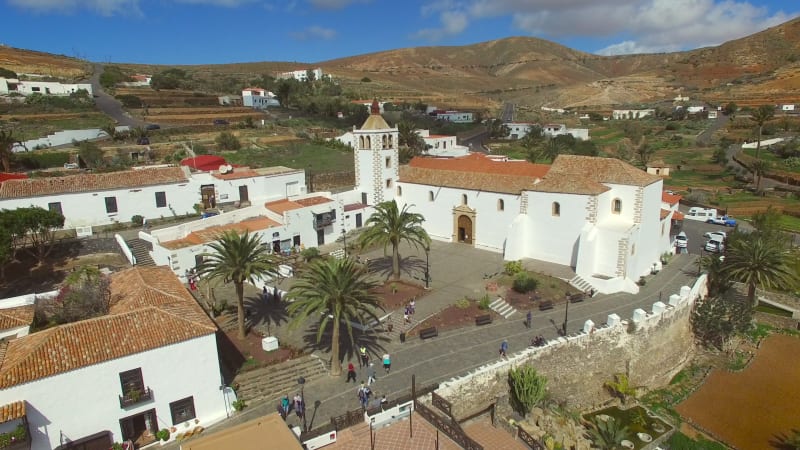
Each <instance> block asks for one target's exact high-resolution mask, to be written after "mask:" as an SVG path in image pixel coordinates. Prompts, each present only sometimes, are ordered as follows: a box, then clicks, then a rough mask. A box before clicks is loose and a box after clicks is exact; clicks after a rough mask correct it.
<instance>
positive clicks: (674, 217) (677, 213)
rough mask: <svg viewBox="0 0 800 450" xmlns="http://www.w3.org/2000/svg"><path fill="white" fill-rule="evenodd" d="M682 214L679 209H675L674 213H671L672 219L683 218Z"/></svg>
mask: <svg viewBox="0 0 800 450" xmlns="http://www.w3.org/2000/svg"><path fill="white" fill-rule="evenodd" d="M683 218H684V215H683V213H682V212H680V211H675V214H673V215H672V220H683Z"/></svg>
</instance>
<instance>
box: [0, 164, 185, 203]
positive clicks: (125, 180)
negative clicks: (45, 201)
mask: <svg viewBox="0 0 800 450" xmlns="http://www.w3.org/2000/svg"><path fill="white" fill-rule="evenodd" d="M188 180H189V176H188V174H187V173H186V172H184V170H183V168H181V167H159V168H152V169H139V170H126V171H123V172H107V173H82V174H78V175H68V176H65V177H48V178H29V179H25V180H8V181H6V182H4V183H3V184H1V185H0V198H24V197H36V196H41V195H55V194H68V193H76V192H94V191H107V190H112V189H126V188H136V187H142V186H156V185H160V184H175V183H185V182H187V181H188Z"/></svg>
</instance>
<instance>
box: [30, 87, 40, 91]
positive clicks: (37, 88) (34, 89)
mask: <svg viewBox="0 0 800 450" xmlns="http://www.w3.org/2000/svg"><path fill="white" fill-rule="evenodd" d="M41 91H42V88H40V87H32V88H31V92H41Z"/></svg>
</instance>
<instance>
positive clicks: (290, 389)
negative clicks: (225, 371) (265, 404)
mask: <svg viewBox="0 0 800 450" xmlns="http://www.w3.org/2000/svg"><path fill="white" fill-rule="evenodd" d="M327 373H328V370H327V369H326V368H325V365H324V364H323V362H322V361H321V360H320V359H319V358H317V357H315V356H304V357H302V358H298V359H293V360H290V361H286V362H283V363H280V364H275V365H272V366H267V367H264V368H262V369H256V370H251V371H247V372H243V373H241V374H239V375H237V376H236V377H235V378H234V379H233V382H234V384H238V385H239V388H238V391H237V395H238V396H239V397H240V398H243V399H244V400H245V401H247V402H258V401H264V400H274V399H277V398H279V397H280V396H281V395H285V394H289V396H292V395H293V393H294V392H295V391H297V390H298V389H299V388H300V387H299V386H298V384H297V379H298V378H300V377H301V376H302V377H303V378H305V379H306V383H309V382H311V381H312V380H315V379H318V378H320V377H322V376H323V375H326V374H327Z"/></svg>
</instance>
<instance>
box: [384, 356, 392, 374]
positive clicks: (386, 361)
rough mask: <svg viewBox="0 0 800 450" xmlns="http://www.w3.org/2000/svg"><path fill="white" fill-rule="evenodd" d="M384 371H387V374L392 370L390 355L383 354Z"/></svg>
mask: <svg viewBox="0 0 800 450" xmlns="http://www.w3.org/2000/svg"><path fill="white" fill-rule="evenodd" d="M383 370H385V371H386V373H389V371H390V370H392V358H391V357H390V356H389V354H388V353H384V354H383Z"/></svg>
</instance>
